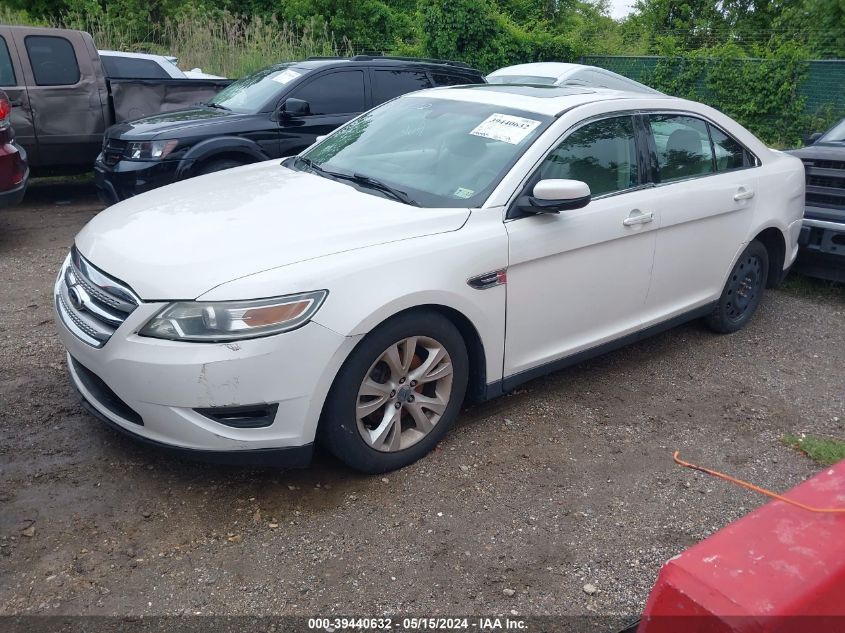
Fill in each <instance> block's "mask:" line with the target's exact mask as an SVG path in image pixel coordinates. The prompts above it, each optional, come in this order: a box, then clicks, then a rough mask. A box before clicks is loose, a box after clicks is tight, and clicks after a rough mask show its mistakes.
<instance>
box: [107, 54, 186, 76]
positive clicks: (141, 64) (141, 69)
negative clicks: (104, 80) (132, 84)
mask: <svg viewBox="0 0 845 633" xmlns="http://www.w3.org/2000/svg"><path fill="white" fill-rule="evenodd" d="M100 59H101V60H102V62H103V68H105V69H106V76H107V77H110V78H112V79H170V75H168V74H167V71H166V70H164V68H162V67H161V66H160V65H159V64H156V63H155V62H154V61H152V60H150V59H139V58H137V57H120V56H118V55H100Z"/></svg>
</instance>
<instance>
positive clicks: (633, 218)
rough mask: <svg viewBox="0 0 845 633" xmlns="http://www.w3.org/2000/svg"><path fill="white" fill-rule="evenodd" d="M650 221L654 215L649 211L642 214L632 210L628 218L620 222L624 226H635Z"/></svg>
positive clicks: (637, 210)
mask: <svg viewBox="0 0 845 633" xmlns="http://www.w3.org/2000/svg"><path fill="white" fill-rule="evenodd" d="M652 220H654V213H652V212H651V211H649V212H648V213H643V212H642V211H640V210H639V209H632V210H631V213H629V214H628V217H627V218H625V219H624V220H622V224H624V225H625V226H634V225H635V224H648V223H649V222H651V221H652Z"/></svg>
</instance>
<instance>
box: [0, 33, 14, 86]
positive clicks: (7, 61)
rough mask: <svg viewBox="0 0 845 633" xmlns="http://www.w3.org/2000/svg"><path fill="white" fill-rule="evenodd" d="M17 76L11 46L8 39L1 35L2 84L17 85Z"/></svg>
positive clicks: (0, 61)
mask: <svg viewBox="0 0 845 633" xmlns="http://www.w3.org/2000/svg"><path fill="white" fill-rule="evenodd" d="M17 85H18V82H17V79H16V78H15V67H14V66H13V65H12V57H11V55H9V47H8V46H7V45H6V40H5V39H4V38H3V37H0V86H17Z"/></svg>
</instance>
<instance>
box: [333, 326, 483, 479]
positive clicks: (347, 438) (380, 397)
mask: <svg viewBox="0 0 845 633" xmlns="http://www.w3.org/2000/svg"><path fill="white" fill-rule="evenodd" d="M468 374H469V360H468V357H467V351H466V346H465V345H464V341H463V338H462V337H461V334H460V332H459V331H458V330H457V328H456V327H455V326H454V325H452V323H451V322H450V321H449V320H448V319H446V318H445V317H443V316H442V315H440V314H438V313H436V312H425V313H422V312H420V313H409V314H406V315H400V316H398V317H396V318H394V319H391V320H390V321H388V322H386V323H385V324H383V325H381V326H380V327H379V328H377V329H376V330H373V332H371V333H370V334H369V335H367V337H366V338H365V339H364V340H363V341H362V342H361V343H360V344H359V345H358V347H356V348H355V350H353V352H352V354H350V356H349V358H348V359H347V361H346V363H345V364H344V366H343V368H342V369H341V370H340V372H339V374H338V377H337V379H336V380H335V383H334V385H333V386H332V390H331V392H330V393H329V396H328V398H327V401H326V407H325V410H324V412H323V421H322V426H321V435H322V439H323V441H324V442H325V444H326V446H327V447H328V449H329V450H330V451H331V452H332V453H334V455H335V456H337V457H338V458H339V459H340V460H341V461H343V462H345V463H346V464H347V465H349V466H351V467H352V468H354V469H356V470H360V471H363V472H368V473H380V472H385V471H388V470H394V469H396V468H401V467H402V466H406V465H408V464H411V463H412V462H415V461H416V460H418V459H419V458H420V457H422V456H423V455H425V454H427V453H428V452H429V451H431V450H432V449H433V448H434V446H435V445H436V444H437V443H438V442H439V441H440V439H441V438H442V437H443V436H444V435H445V434H446V432H447V431H448V430H449V427H450V426H452V424H453V422H454V421H455V418H456V417H457V416H458V413H459V411H460V407H461V404H462V402H463V399H464V393H465V392H466V387H467V377H468Z"/></svg>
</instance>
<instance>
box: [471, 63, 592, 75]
mask: <svg viewBox="0 0 845 633" xmlns="http://www.w3.org/2000/svg"><path fill="white" fill-rule="evenodd" d="M584 68H593V67H592V66H585V65H583V64H567V63H563V62H534V63H531V64H516V65H515V66H505V67H504V68H499V69H498V70H494V71H493V72H492V73H490V74H489V75H488V76H489V77H498V76H502V75H530V76H534V77H554V78H555V79H557V78H558V77H561V76H563V75H565V74H568V73H570V72H572V71H574V70H579V69H584Z"/></svg>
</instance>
